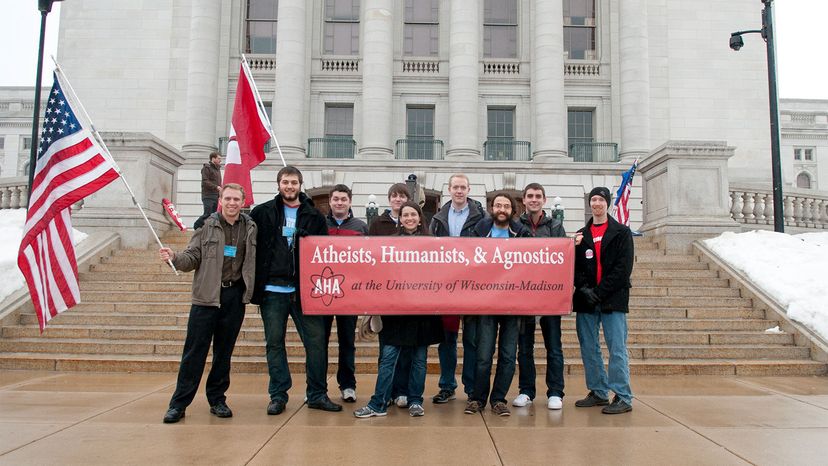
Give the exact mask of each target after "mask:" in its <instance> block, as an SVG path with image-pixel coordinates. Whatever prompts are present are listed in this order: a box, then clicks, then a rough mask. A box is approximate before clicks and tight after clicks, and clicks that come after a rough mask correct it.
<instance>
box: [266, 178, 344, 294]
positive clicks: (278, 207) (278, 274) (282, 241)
mask: <svg viewBox="0 0 828 466" xmlns="http://www.w3.org/2000/svg"><path fill="white" fill-rule="evenodd" d="M250 216H251V217H252V218H253V220H254V221H255V222H256V225H258V228H259V233H258V235H257V239H258V244H259V252H258V254H256V285H255V286H254V288H253V297H252V298H251V301H250V302H252V303H253V304H261V303H262V300H263V299H264V289H265V286H266V285H268V284H271V285H283V286H294V287H296V288H297V289H298V287H299V283H298V278H299V248H300V247H301V242H302V240H301V237H303V236H308V235H317V236H325V235H327V234H328V226H327V224H326V223H325V217H324V216H323V215H322V214H321V213H320V212H319V211H318V210H316V207H314V205H313V201H312V200H311V198H309V197H308V196H307V195H305V193H299V210H298V211H297V212H296V232H295V234H294V237H293V244H292V245H288V241H287V238H285V237H284V236H282V228H283V227H284V226H285V211H284V203H283V202H282V196H281V195H277V196H276V197H275V198H273V199H272V200H270V201H267V202H265V203H264V204H260V205H257V206H256V207H255V208H254V209H253V211H252V212H250Z"/></svg>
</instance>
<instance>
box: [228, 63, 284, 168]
mask: <svg viewBox="0 0 828 466" xmlns="http://www.w3.org/2000/svg"><path fill="white" fill-rule="evenodd" d="M242 68H244V74H245V79H247V82H249V83H250V86H251V87H252V88H253V92H254V93H255V94H256V106H257V107H259V112H261V113H262V115H264V117H265V121H267V130H268V131H269V132H270V137H271V138H273V142H275V143H276V150H277V151H278V152H279V158H281V159H282V166H285V167H286V166H287V163H285V156H284V155H282V148H281V146H279V140H278V139H276V134H274V133H273V125H272V124H271V123H270V115H268V114H267V112H266V111H265V106H264V104H263V103H262V96H261V95H259V88H258V87H257V86H256V80H254V79H253V72H251V71H250V65H248V63H247V57H246V56H245V55H244V54H242ZM248 77H249V79H248ZM239 79H241V76H239Z"/></svg>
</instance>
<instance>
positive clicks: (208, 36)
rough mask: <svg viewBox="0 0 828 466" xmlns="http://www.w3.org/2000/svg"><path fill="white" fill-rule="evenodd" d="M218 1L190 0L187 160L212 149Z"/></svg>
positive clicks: (185, 142)
mask: <svg viewBox="0 0 828 466" xmlns="http://www.w3.org/2000/svg"><path fill="white" fill-rule="evenodd" d="M220 13H221V2H216V1H214V0H192V7H191V10H190V44H189V45H190V48H189V52H188V57H187V59H188V65H187V112H186V115H187V116H186V121H185V126H184V144H183V146H182V152H184V154H185V155H186V156H187V157H192V158H198V159H204V160H207V152H210V151H212V150H215V149H216V144H217V143H218V140H217V137H216V105H217V101H218V99H217V97H218V96H217V93H218V72H219V53H220V52H219V46H220V45H221V28H220V27H219V26H220V24H221V14H220Z"/></svg>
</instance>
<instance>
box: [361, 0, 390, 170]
mask: <svg viewBox="0 0 828 466" xmlns="http://www.w3.org/2000/svg"><path fill="white" fill-rule="evenodd" d="M363 5H364V6H363V12H364V14H363V16H362V18H363V25H362V35H361V37H360V49H361V53H362V136H361V139H362V140H361V141H359V146H360V147H359V157H360V158H387V159H391V158H393V157H394V151H393V149H392V148H391V137H392V136H391V122H392V120H393V118H392V117H393V115H392V92H391V87H392V84H393V80H394V21H393V16H392V14H391V11H392V9H393V7H394V6H393V2H392V0H364V1H363Z"/></svg>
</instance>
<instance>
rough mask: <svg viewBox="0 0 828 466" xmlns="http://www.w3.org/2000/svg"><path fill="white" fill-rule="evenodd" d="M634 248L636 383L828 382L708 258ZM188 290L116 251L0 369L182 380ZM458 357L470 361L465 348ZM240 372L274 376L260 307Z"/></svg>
mask: <svg viewBox="0 0 828 466" xmlns="http://www.w3.org/2000/svg"><path fill="white" fill-rule="evenodd" d="M187 239H188V236H186V235H184V234H181V233H177V232H175V233H169V234H167V235H166V237H165V244H169V245H170V247H172V248H173V249H176V250H180V249H182V248H183V247H184V246H185V245H186V242H187ZM635 244H636V263H635V268H634V272H633V285H634V288H633V290H632V298H631V303H630V305H631V311H630V314H629V316H628V319H629V340H628V342H629V351H630V357H631V359H630V364H631V371H632V372H633V373H634V374H718V375H722V374H725V375H727V374H739V375H806V374H807V375H816V374H825V373H826V372H828V365H826V364H825V363H820V362H816V361H813V360H811V354H810V349H809V348H808V347H805V346H797V345H796V343H795V338H794V335H793V334H789V333H781V334H778V333H766V332H765V330H766V329H769V328H772V327H775V326H776V325H779V322H778V321H777V320H774V318H772V317H769V316H768V315H766V311H765V310H763V309H762V308H761V307H760V306H758V305H755V303H754V302H753V301H752V300H751V299H749V298H743V297H742V294H743V292H742V290H740V289H739V288H738V287H736V285H734V284H733V283H731V281H730V280H728V279H727V278H722V277H720V276H719V272H716V271H715V270H711V268H710V267H709V266H708V264H707V263H706V262H703V261H702V260H701V257H700V256H698V255H686V256H674V255H670V256H667V255H665V253H664V251H663V250H661V249H660V248H659V244H658V243H657V242H655V241H653V240H652V239H649V238H636V243H635ZM191 280H192V274H181V276H176V275H175V274H173V273H172V272H171V271H170V270H169V268H168V267H167V266H166V265H165V264H162V263H161V262H160V261H159V260H158V259H157V252H156V250H155V248H152V249H148V250H134V249H127V250H120V251H116V252H115V253H114V254H113V255H112V256H110V257H106V258H104V259H103V260H102V261H101V262H100V263H99V264H95V265H93V266H91V268H90V270H89V272H85V273H81V299H82V304H79V305H78V306H76V307H75V308H73V309H71V310H69V311H67V312H66V313H64V314H61V315H59V316H58V317H56V318H55V319H53V320H52V322H51V323H50V325H49V327H48V328H47V329H46V331H45V332H44V333H43V335H40V332H39V329H38V325H37V318H36V316H35V315H34V314H33V313H31V312H28V313H26V312H23V313H21V314H20V315H19V318H18V319H16V322H15V321H13V322H12V324H10V325H5V326H3V327H2V328H0V368H14V369H45V370H63V371H135V372H174V371H176V370H177V369H178V362H179V358H180V355H181V351H182V347H183V343H184V336H185V333H186V325H187V315H188V312H189V308H190V305H189V300H190V283H191ZM289 322H290V325H291V326H290V327H289V329H288V334H287V345H288V346H287V352H288V358H289V362H290V365H291V371H292V372H303V371H304V356H303V354H304V352H303V349H302V344H301V342H300V340H299V336H298V334H297V332H296V330H295V328H293V327H292V321H290V320H289ZM562 325H563V329H564V331H563V345H564V357H565V362H566V365H567V371H568V373H572V374H575V373H581V372H583V367H582V365H581V361H580V355H579V351H578V341H577V337H576V334H575V319H574V317H572V316H569V317H565V318H564V319H563V324H562ZM334 331H335V330H334ZM458 351H459V353H460V355H462V348H459V349H458ZM329 352H330V364H329V372H335V370H336V355H337V347H336V338H335V337H334V338H332V343H331V347H330V351H329ZM542 352H543V344H542V337H541V336H540V332H538V334H537V335H536V364H538V365H539V366H544V365H545V358H544V357H543V356H542ZM377 355H378V344H377V342H375V341H372V342H357V372H358V373H375V372H376V360H377ZM461 362H462V361H461ZM428 369H429V372H432V373H435V372H439V365H438V359H437V349H436V346H432V347H431V348H430V349H429V368H428ZM233 370H234V371H236V372H252V373H266V372H267V369H266V364H265V358H264V331H263V329H262V324H261V319H260V318H259V316H258V314H257V307H256V306H248V307H247V315H246V316H245V320H244V325H243V326H242V331H241V334H240V335H239V340H238V344H237V346H236V351H235V355H234V359H233ZM458 370H459V369H458ZM543 370H544V369H543V368H541V369H540V371H543Z"/></svg>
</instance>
